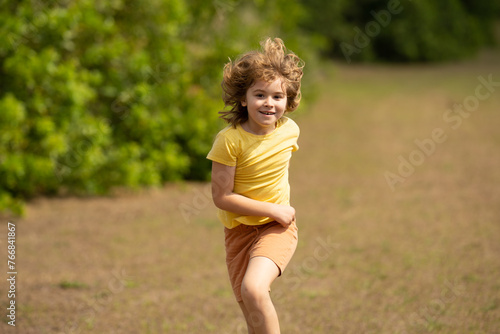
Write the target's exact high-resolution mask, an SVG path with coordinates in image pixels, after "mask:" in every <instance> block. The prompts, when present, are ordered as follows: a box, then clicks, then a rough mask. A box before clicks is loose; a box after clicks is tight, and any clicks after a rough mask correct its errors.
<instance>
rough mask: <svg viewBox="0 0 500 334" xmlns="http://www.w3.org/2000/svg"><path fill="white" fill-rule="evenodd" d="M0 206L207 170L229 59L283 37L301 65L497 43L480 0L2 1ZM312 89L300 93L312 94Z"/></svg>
mask: <svg viewBox="0 0 500 334" xmlns="http://www.w3.org/2000/svg"><path fill="white" fill-rule="evenodd" d="M1 3H2V5H1V9H0V78H1V79H0V143H1V145H0V210H2V211H9V212H13V213H16V214H20V213H22V211H23V203H24V202H25V200H27V199H30V198H34V197H37V196H53V195H65V194H72V195H94V194H98V195H100V194H106V193H108V192H109V191H110V189H114V188H117V187H125V188H130V189H138V188H140V187H144V186H146V187H149V186H159V185H162V184H165V183H166V182H170V181H176V180H207V179H208V177H209V169H210V164H209V161H207V160H206V159H205V156H206V153H207V152H208V150H209V149H210V146H211V143H212V139H213V136H214V134H215V133H216V132H217V130H218V129H220V128H221V126H222V123H221V122H220V121H219V120H218V119H217V116H218V115H217V111H219V110H220V109H222V107H223V105H222V103H221V89H220V81H221V72H222V67H223V65H224V63H225V62H227V60H228V58H229V57H230V58H232V59H233V58H234V57H236V56H237V55H238V54H240V53H241V52H244V51H247V50H250V49H256V48H258V47H259V45H258V42H259V41H260V40H262V39H264V38H265V37H267V36H271V37H275V36H278V37H281V38H282V39H283V40H284V41H285V43H286V45H287V47H288V48H289V49H291V50H293V51H294V52H295V53H297V54H298V55H300V57H302V58H303V59H304V60H305V61H306V64H307V71H306V76H305V78H304V81H305V82H304V86H305V87H308V86H309V85H313V84H314V82H315V81H317V77H315V73H316V72H315V70H314V69H315V68H316V69H318V68H320V67H321V65H319V64H320V62H321V61H324V60H326V59H336V60H337V61H339V62H342V63H351V62H384V63H389V62H397V63H413V62H419V63H422V62H446V61H456V60H459V59H464V58H470V57H474V56H475V55H477V53H478V51H479V50H481V49H482V48H485V47H491V46H493V45H494V42H495V37H494V36H495V22H496V20H498V18H499V15H500V14H499V13H500V9H499V8H500V3H499V2H498V1H489V0H475V1H472V0H442V1H432V0H421V1H413V2H412V1H396V0H356V1H347V0H337V1H323V0H311V1H292V2H290V1H284V0H269V1H260V0H255V1H241V0H234V1H233V0H214V1H200V0H153V1H149V2H143V1H135V0H112V1H104V2H102V1H93V0H81V1H80V0H75V1H71V0H47V1H42V0H31V1H17V0H16V1H9V0H2V1H1ZM312 91H313V90H312V89H304V94H305V96H306V97H310V99H305V100H308V101H312V100H313V94H312Z"/></svg>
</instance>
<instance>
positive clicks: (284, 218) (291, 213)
mask: <svg viewBox="0 0 500 334" xmlns="http://www.w3.org/2000/svg"><path fill="white" fill-rule="evenodd" d="M270 217H271V218H272V219H274V220H276V221H277V222H278V223H280V224H281V225H283V226H284V227H287V226H289V225H290V224H292V223H293V222H294V221H295V209H294V208H293V207H291V206H290V205H285V204H274V205H273V208H272V210H271V215H270Z"/></svg>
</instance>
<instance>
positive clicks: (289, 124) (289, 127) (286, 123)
mask: <svg viewBox="0 0 500 334" xmlns="http://www.w3.org/2000/svg"><path fill="white" fill-rule="evenodd" d="M280 120H281V127H282V128H283V129H284V130H286V131H290V132H292V133H296V134H297V135H298V134H299V133H300V128H299V126H298V125H297V123H295V121H294V120H293V119H291V118H288V117H286V116H283V117H281V119H280Z"/></svg>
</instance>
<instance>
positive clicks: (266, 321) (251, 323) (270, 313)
mask: <svg viewBox="0 0 500 334" xmlns="http://www.w3.org/2000/svg"><path fill="white" fill-rule="evenodd" d="M279 273H280V271H279V268H278V266H276V264H275V263H274V262H273V261H272V260H270V259H268V258H267V257H262V256H258V257H254V258H252V259H250V262H249V263H248V267H247V271H246V273H245V277H243V282H242V283H241V296H242V298H243V303H244V307H245V309H246V311H247V314H245V310H244V309H243V308H242V310H243V314H245V318H246V319H247V324H248V328H249V333H255V334H279V333H280V325H279V321H278V314H277V313H276V310H275V308H274V305H273V302H272V301H271V296H270V295H269V288H270V287H271V283H272V282H273V281H274V280H275V279H276V277H278V275H279ZM251 330H253V332H252V331H251Z"/></svg>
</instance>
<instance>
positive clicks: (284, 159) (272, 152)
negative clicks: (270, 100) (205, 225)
mask: <svg viewBox="0 0 500 334" xmlns="http://www.w3.org/2000/svg"><path fill="white" fill-rule="evenodd" d="M299 132H300V130H299V127H298V126H297V124H296V123H295V122H294V121H292V120H291V119H290V118H288V117H281V118H280V119H279V120H278V122H277V124H276V129H275V130H274V131H273V132H271V133H269V134H267V135H255V134H252V133H249V132H247V131H245V130H244V129H243V128H242V127H241V125H238V126H237V127H236V128H234V127H233V126H231V125H230V126H228V127H226V128H224V129H223V130H221V131H220V132H219V133H218V134H217V137H216V138H215V141H214V144H213V146H212V149H211V150H210V152H209V153H208V156H207V159H210V160H212V161H215V162H218V163H221V164H224V165H227V166H236V171H235V175H234V189H233V192H234V193H237V194H240V195H243V196H246V197H248V198H252V199H255V200H258V201H263V202H271V203H276V204H288V205H289V204H290V185H289V183H288V162H289V160H290V158H291V157H292V152H294V151H297V150H298V149H299V146H298V145H297V139H298V137H299ZM221 177H223V176H221ZM217 216H218V217H219V219H220V220H221V222H222V223H223V224H224V226H226V227H227V228H230V229H231V228H234V227H236V226H238V225H240V224H245V225H262V224H266V223H269V222H271V221H272V219H271V218H269V217H256V216H241V215H239V214H236V213H233V212H229V211H224V210H221V209H219V211H218V214H217Z"/></svg>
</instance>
